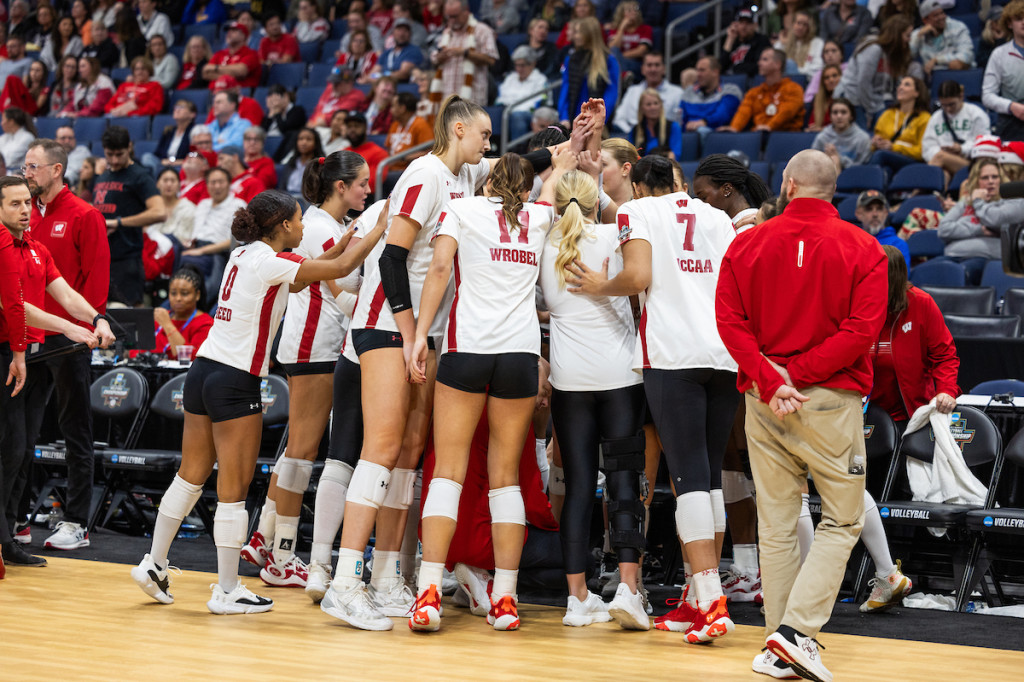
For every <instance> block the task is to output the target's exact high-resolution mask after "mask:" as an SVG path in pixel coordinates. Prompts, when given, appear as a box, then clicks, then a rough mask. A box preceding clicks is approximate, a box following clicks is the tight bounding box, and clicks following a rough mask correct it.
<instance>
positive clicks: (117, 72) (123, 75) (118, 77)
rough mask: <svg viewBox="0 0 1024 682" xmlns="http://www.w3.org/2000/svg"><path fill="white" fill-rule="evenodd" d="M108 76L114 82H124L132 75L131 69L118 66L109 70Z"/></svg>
mask: <svg viewBox="0 0 1024 682" xmlns="http://www.w3.org/2000/svg"><path fill="white" fill-rule="evenodd" d="M110 77H111V78H112V79H113V81H114V82H115V83H124V82H125V81H126V80H128V79H129V78H131V77H132V70H131V69H130V68H129V67H127V66H119V67H118V68H116V69H111V70H110Z"/></svg>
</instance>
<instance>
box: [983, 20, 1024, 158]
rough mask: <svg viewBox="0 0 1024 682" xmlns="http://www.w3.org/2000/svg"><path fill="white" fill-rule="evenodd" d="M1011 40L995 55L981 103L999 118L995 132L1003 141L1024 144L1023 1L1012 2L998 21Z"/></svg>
mask: <svg viewBox="0 0 1024 682" xmlns="http://www.w3.org/2000/svg"><path fill="white" fill-rule="evenodd" d="M999 22H1000V24H1001V25H1002V26H1003V28H1004V29H1005V30H1006V31H1007V32H1008V33H1011V34H1012V38H1011V40H1008V41H1007V42H1005V43H1003V44H1002V45H1000V46H999V47H997V48H996V49H994V50H993V51H992V56H991V57H989V59H988V65H987V66H986V67H985V78H984V80H982V83H981V103H982V104H984V105H985V108H986V109H989V110H991V111H994V112H996V113H997V114H999V119H998V120H997V121H996V126H995V132H996V133H997V134H999V135H1000V136H1001V137H1002V138H1003V139H1004V140H1024V69H1022V68H1021V56H1022V55H1024V0H1013V2H1011V3H1010V4H1009V5H1007V6H1006V7H1004V8H1003V15H1002V17H1000V19H999Z"/></svg>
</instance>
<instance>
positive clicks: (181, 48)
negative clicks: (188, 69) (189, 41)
mask: <svg viewBox="0 0 1024 682" xmlns="http://www.w3.org/2000/svg"><path fill="white" fill-rule="evenodd" d="M167 52H168V53H170V54H173V55H174V56H175V57H177V58H178V63H179V64H181V63H182V62H184V60H185V43H184V42H180V43H175V44H174V45H171V46H170V47H169V48H167Z"/></svg>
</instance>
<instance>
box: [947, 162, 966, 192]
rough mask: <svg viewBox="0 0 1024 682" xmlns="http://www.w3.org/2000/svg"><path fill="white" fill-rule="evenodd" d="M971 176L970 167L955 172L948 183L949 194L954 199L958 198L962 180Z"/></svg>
mask: <svg viewBox="0 0 1024 682" xmlns="http://www.w3.org/2000/svg"><path fill="white" fill-rule="evenodd" d="M970 174H971V167H970V166H964V167H963V168H961V169H960V170H958V171H957V172H956V174H955V175H954V176H953V179H952V180H950V181H949V193H950V195H952V197H953V198H954V199H959V198H960V185H962V184H964V180H966V179H967V176H968V175H970Z"/></svg>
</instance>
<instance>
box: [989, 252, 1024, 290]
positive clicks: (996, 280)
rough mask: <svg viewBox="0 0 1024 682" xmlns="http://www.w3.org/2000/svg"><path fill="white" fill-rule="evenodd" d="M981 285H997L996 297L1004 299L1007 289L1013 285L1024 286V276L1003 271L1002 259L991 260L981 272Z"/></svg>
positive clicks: (1014, 286)
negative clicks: (1015, 275) (1016, 275)
mask: <svg viewBox="0 0 1024 682" xmlns="http://www.w3.org/2000/svg"><path fill="white" fill-rule="evenodd" d="M981 286H983V287H995V288H996V299H997V300H1002V298H1003V296H1004V295H1005V294H1006V290H1007V289H1010V288H1011V287H1013V288H1016V287H1024V277H1014V276H1013V275H1007V274H1006V273H1005V272H1003V262H1002V261H1001V260H990V261H989V262H988V263H986V264H985V269H984V270H983V271H982V272H981Z"/></svg>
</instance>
